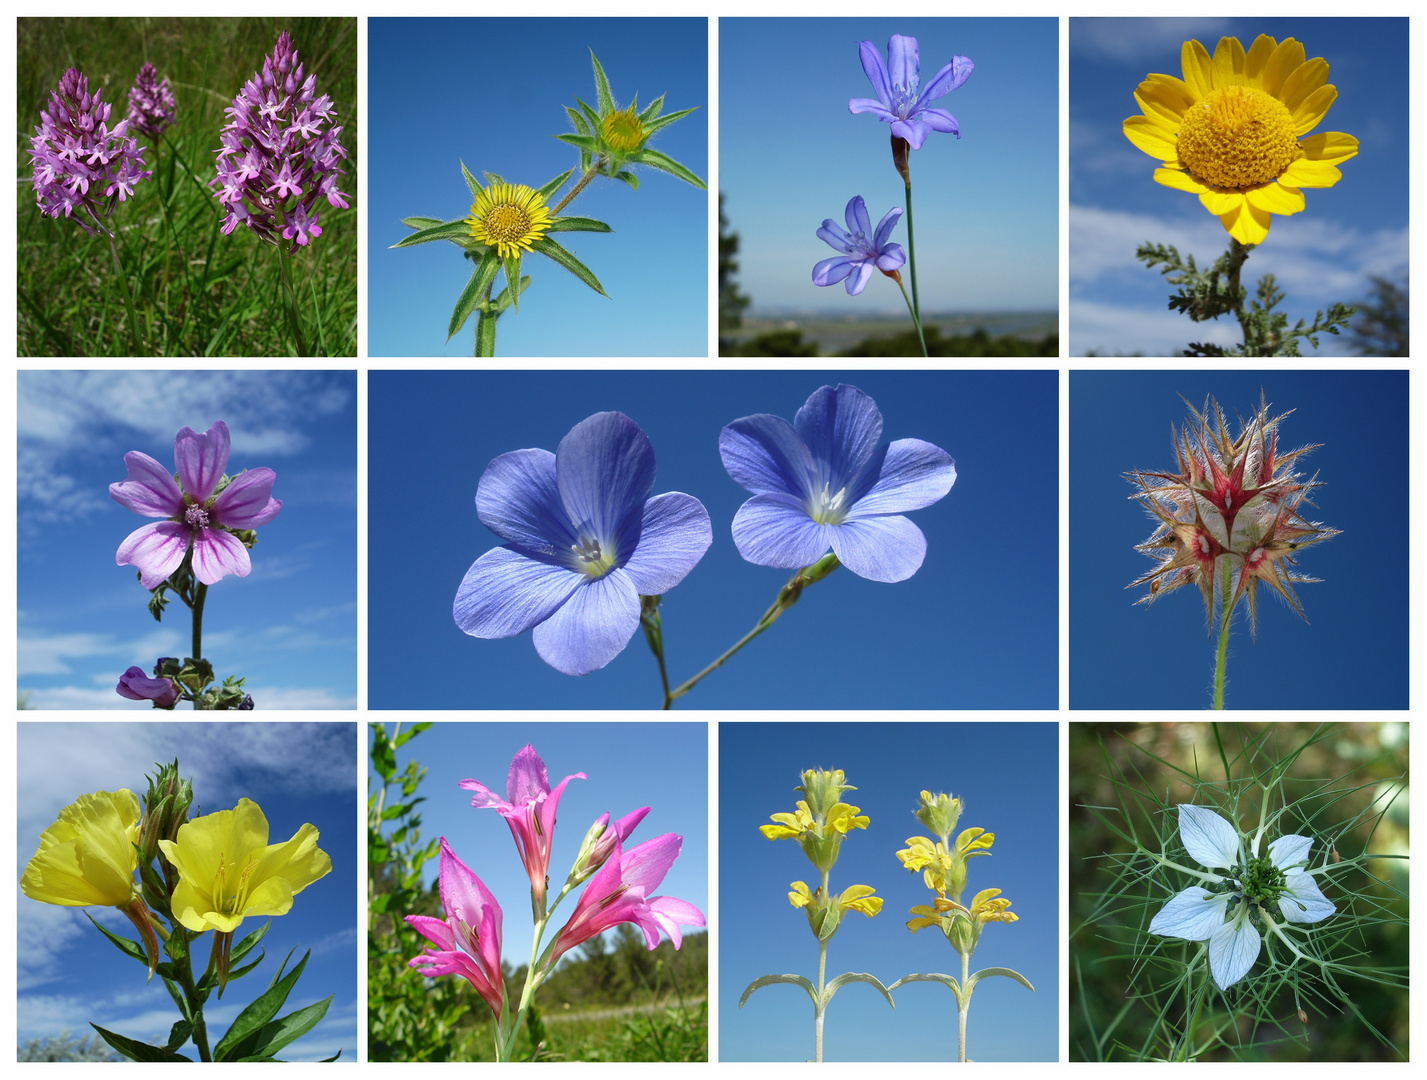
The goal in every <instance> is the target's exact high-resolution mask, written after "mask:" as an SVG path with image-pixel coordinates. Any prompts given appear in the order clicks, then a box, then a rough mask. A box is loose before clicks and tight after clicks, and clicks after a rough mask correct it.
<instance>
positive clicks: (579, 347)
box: [367, 18, 710, 356]
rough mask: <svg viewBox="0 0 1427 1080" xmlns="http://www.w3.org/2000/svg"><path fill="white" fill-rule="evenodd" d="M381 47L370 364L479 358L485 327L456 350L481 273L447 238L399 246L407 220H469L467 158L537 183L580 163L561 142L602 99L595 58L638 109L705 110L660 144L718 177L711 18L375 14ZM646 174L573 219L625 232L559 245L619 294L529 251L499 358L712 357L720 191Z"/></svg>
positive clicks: (594, 189) (372, 28) (584, 195)
mask: <svg viewBox="0 0 1427 1080" xmlns="http://www.w3.org/2000/svg"><path fill="white" fill-rule="evenodd" d="M368 42H369V43H368V50H369V51H368V69H367V70H368V72H369V79H368V84H369V94H368V102H369V111H368V114H367V115H368V117H369V120H368V131H369V135H368V139H369V145H370V146H371V148H372V153H371V155H370V159H369V160H370V162H371V164H370V167H369V171H368V186H367V221H368V223H369V229H370V231H369V233H368V237H369V243H368V247H367V250H368V252H369V258H370V262H369V266H368V274H369V277H368V283H369V288H368V296H369V298H370V300H369V307H368V311H369V314H370V317H371V326H370V331H369V337H368V342H369V346H370V351H371V355H373V356H470V355H471V349H472V345H473V343H474V333H475V320H474V319H472V320H471V321H470V322H468V323H467V325H466V327H465V329H464V330H462V331H461V332H460V333H458V334H457V335H456V336H455V337H454V338H452V339H451V341H450V342H449V344H448V343H447V341H446V329H447V325H448V323H449V322H450V318H451V309H452V308H453V307H455V305H456V299H457V298H458V297H459V296H460V295H461V290H462V288H464V287H465V284H466V281H467V279H468V278H469V277H470V276H471V271H472V270H473V269H474V266H473V265H472V264H471V263H470V262H469V261H467V260H466V259H464V258H462V256H461V252H460V251H459V250H457V248H456V247H455V246H454V245H452V244H449V243H446V242H444V241H443V242H441V243H432V244H424V245H418V246H417V247H415V248H402V249H399V250H396V251H391V250H388V249H389V247H390V245H392V244H394V243H396V242H397V241H398V240H400V239H401V238H402V237H403V236H406V235H408V234H409V233H410V230H409V229H407V227H406V226H404V225H402V224H401V219H402V218H405V217H411V216H412V215H423V216H429V217H439V218H441V219H443V220H446V221H450V220H453V219H455V218H461V217H464V216H465V215H466V214H467V213H468V212H469V211H470V207H471V193H470V190H469V189H468V188H467V187H466V183H465V181H464V180H463V179H462V178H461V161H462V160H463V159H464V161H465V163H466V167H467V168H468V169H470V170H471V172H472V173H473V174H474V175H475V176H476V178H477V179H481V174H482V172H483V171H489V172H493V173H497V174H499V175H501V176H503V177H505V179H506V180H507V181H509V182H511V183H519V184H526V185H528V186H530V187H532V188H538V187H540V186H541V185H542V184H544V183H546V182H547V181H549V180H552V179H553V178H555V177H556V176H558V175H560V173H562V172H564V171H565V170H566V169H571V168H575V167H577V166H578V165H579V151H577V150H576V149H575V148H574V147H573V146H569V145H567V144H565V143H562V142H559V141H558V140H556V139H555V138H553V136H554V135H557V134H562V133H568V132H572V131H573V130H574V128H573V127H572V125H571V124H570V120H569V118H568V117H567V116H566V115H565V110H564V106H567V105H568V106H571V107H576V108H577V107H578V106H576V104H575V98H576V97H577V96H578V97H579V98H580V99H581V100H582V101H584V102H585V103H586V104H589V105H590V106H591V107H595V105H596V98H595V84H594V75H593V72H592V70H591V67H590V50H591V49H593V50H594V53H595V55H596V56H597V57H598V58H599V61H600V64H601V65H602V66H603V68H604V71H605V74H606V76H608V78H609V81H610V87H611V89H612V90H613V93H614V97H615V100H616V102H618V103H619V104H620V105H621V106H625V105H628V104H629V103H630V99H631V98H633V97H634V95H635V94H636V93H637V94H638V95H639V102H640V107H641V108H643V107H644V106H645V105H647V104H649V103H650V102H652V101H653V100H654V99H655V98H656V97H658V96H659V95H660V94H666V95H667V96H666V97H665V99H664V112H665V113H671V112H677V111H679V110H681V109H687V108H692V107H695V106H698V111H697V112H695V113H692V114H690V115H689V116H686V117H684V118H683V119H682V120H678V121H676V122H675V123H673V124H671V125H670V126H669V127H667V128H664V129H663V130H662V131H660V132H658V133H657V134H656V135H655V136H654V139H653V141H652V142H651V143H650V146H651V147H653V148H654V149H656V150H659V151H660V152H662V153H664V154H667V155H668V156H670V157H672V158H673V159H674V160H675V161H678V162H680V163H681V164H683V165H684V166H686V167H687V168H689V169H691V170H692V171H693V172H694V173H695V174H696V175H697V176H700V177H702V178H703V179H704V180H705V181H707V180H708V136H709V126H708V105H709V101H708V20H706V19H702V18H699V19H622V18H621V19H506V18H500V19H370V20H368ZM635 171H636V173H637V174H638V176H639V181H640V183H639V190H638V191H632V190H631V189H630V188H629V187H627V186H626V185H625V184H623V183H621V182H616V181H613V180H608V179H604V178H601V179H598V180H596V181H594V182H592V183H591V184H590V186H589V187H587V188H585V190H584V191H583V192H581V193H580V195H579V196H578V197H577V198H576V199H575V201H574V202H572V203H571V204H570V206H569V207H568V208H567V209H566V210H565V211H563V212H562V213H563V214H566V215H568V214H578V215H581V216H583V217H592V218H596V219H597V220H600V221H603V222H605V223H606V224H607V225H609V226H610V227H611V228H612V229H614V232H613V233H612V234H599V233H568V234H565V235H564V236H563V237H562V238H561V243H562V244H563V245H564V246H565V247H566V248H568V249H569V250H571V251H573V252H574V253H575V254H576V255H577V256H578V257H579V259H580V261H582V262H583V263H584V264H585V265H586V266H587V267H589V269H590V270H591V271H592V272H593V273H594V275H595V277H597V278H598V279H599V281H600V283H601V284H603V285H604V288H605V292H606V293H608V294H609V298H606V297H604V296H600V295H599V294H598V293H596V292H594V291H593V290H592V289H590V288H589V286H587V285H585V284H583V283H581V282H580V281H579V280H578V279H577V278H575V277H574V276H573V275H572V274H570V273H569V271H567V270H564V269H562V268H561V267H559V266H557V265H556V264H555V263H553V262H551V261H550V260H549V259H547V258H545V257H544V256H542V255H527V256H526V258H525V260H524V261H523V263H522V265H521V273H522V274H529V275H530V276H531V277H532V278H533V280H532V281H531V283H530V287H529V291H528V292H527V293H525V294H523V295H522V297H521V302H520V311H519V312H518V313H507V314H506V315H504V316H502V317H501V320H500V324H499V331H498V336H497V339H496V355H498V356H704V355H706V354H707V352H708V267H709V258H708V223H709V198H710V196H709V193H708V192H706V191H702V190H700V189H699V188H696V187H693V186H692V185H690V184H686V183H685V182H684V181H682V180H678V179H675V178H674V177H673V176H671V175H669V174H668V173H663V172H657V171H655V170H652V169H648V168H636V170H635ZM574 179H578V176H576V177H574V178H572V182H573V180H574ZM566 190H568V189H566ZM497 291H498V290H497Z"/></svg>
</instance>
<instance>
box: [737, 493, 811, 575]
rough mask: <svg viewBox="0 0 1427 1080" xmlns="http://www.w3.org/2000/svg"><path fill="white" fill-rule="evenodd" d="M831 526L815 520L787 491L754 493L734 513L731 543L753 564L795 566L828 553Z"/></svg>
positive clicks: (809, 563)
mask: <svg viewBox="0 0 1427 1080" xmlns="http://www.w3.org/2000/svg"><path fill="white" fill-rule="evenodd" d="M831 528H832V526H829V525H819V524H818V523H817V522H815V521H814V520H813V519H812V518H810V517H809V516H808V512H807V511H806V510H805V509H803V504H802V503H801V502H800V501H799V500H797V499H795V498H793V497H791V496H789V495H773V494H770V495H755V496H754V497H753V498H751V499H749V500H748V501H747V502H746V503H744V504H743V505H742V506H740V507H739V508H738V513H736V514H735V515H734V516H733V543H734V546H735V547H737V548H738V553H739V555H741V556H743V558H744V560H745V561H747V562H751V563H753V564H754V565H755V566H773V567H777V568H778V569H780V570H796V569H798V568H799V567H801V566H809V565H811V564H812V563H815V562H817V561H818V559H820V558H822V557H823V555H825V554H826V553H827V550H828V547H829V546H830V545H831V538H830V536H829V535H828V534H829V531H830V530H831Z"/></svg>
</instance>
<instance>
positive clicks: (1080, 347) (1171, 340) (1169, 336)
mask: <svg viewBox="0 0 1427 1080" xmlns="http://www.w3.org/2000/svg"><path fill="white" fill-rule="evenodd" d="M1191 340H1193V341H1201V342H1205V341H1212V342H1214V343H1216V344H1219V345H1225V346H1228V345H1236V344H1238V343H1239V342H1240V341H1242V340H1243V336H1242V334H1241V333H1240V332H1239V324H1238V323H1237V322H1235V321H1234V320H1233V319H1228V320H1227V321H1226V320H1225V319H1224V318H1221V319H1220V320H1219V321H1218V322H1217V323H1215V322H1210V323H1192V322H1190V321H1189V319H1188V318H1187V317H1186V316H1184V315H1181V314H1179V313H1178V312H1174V311H1169V310H1168V309H1167V308H1166V309H1163V310H1146V309H1145V308H1135V307H1128V306H1117V305H1114V304H1102V303H1097V302H1095V301H1093V300H1078V301H1075V302H1073V303H1072V304H1071V305H1070V355H1072V356H1084V355H1085V354H1086V353H1088V352H1092V351H1093V352H1095V353H1096V354H1098V355H1100V356H1118V355H1128V354H1131V353H1139V354H1142V355H1144V356H1178V355H1179V354H1180V353H1182V352H1183V351H1184V348H1185V346H1186V345H1188V344H1189V342H1190V341H1191Z"/></svg>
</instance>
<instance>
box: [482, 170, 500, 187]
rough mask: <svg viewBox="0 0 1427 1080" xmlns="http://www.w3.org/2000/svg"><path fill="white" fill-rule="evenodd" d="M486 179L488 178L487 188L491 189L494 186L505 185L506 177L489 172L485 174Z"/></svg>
mask: <svg viewBox="0 0 1427 1080" xmlns="http://www.w3.org/2000/svg"><path fill="white" fill-rule="evenodd" d="M485 178H486V186H487V187H491V186H492V185H495V184H504V183H505V177H504V176H501V175H500V174H499V173H493V172H488V173H486V174H485Z"/></svg>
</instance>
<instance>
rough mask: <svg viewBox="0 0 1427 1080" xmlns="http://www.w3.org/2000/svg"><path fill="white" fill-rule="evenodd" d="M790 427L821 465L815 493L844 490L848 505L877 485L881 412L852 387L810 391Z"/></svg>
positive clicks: (882, 450) (882, 452)
mask: <svg viewBox="0 0 1427 1080" xmlns="http://www.w3.org/2000/svg"><path fill="white" fill-rule="evenodd" d="M868 269H869V271H870V270H871V267H868ZM793 428H794V429H795V430H796V431H797V433H798V437H799V438H801V439H802V441H803V443H804V445H806V446H807V448H808V452H809V453H811V454H812V456H813V459H814V460H815V461H817V462H818V464H819V465H820V466H822V468H820V469H819V470H818V480H819V481H820V482H818V483H816V484H815V486H814V489H813V493H814V494H817V493H818V492H819V491H820V490H821V488H822V485H823V484H826V485H827V486H828V487H829V488H830V489H831V491H832V492H833V493H836V492H838V491H841V490H846V492H847V494H846V499H847V501H848V502H849V503H853V502H856V501H857V500H858V499H860V498H861V497H862V496H863V495H864V494H866V492H867V491H868V489H869V488H871V487H872V485H873V484H874V483H875V482H876V480H877V474H878V472H879V471H880V469H881V466H882V461H883V458H884V457H885V455H886V452H887V451H886V447H885V446H881V445H880V440H881V438H882V412H881V410H879V409H878V408H877V402H875V401H873V400H872V398H870V397H869V396H868V395H866V394H864V393H863V392H862V391H861V390H859V389H858V388H857V387H855V386H848V385H847V384H846V383H839V384H838V385H837V386H836V387H832V386H822V387H819V388H818V389H817V390H814V391H813V393H812V394H811V396H809V398H808V400H807V402H806V403H805V404H804V405H803V407H802V408H801V409H799V410H798V414H797V416H795V417H793Z"/></svg>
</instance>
